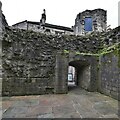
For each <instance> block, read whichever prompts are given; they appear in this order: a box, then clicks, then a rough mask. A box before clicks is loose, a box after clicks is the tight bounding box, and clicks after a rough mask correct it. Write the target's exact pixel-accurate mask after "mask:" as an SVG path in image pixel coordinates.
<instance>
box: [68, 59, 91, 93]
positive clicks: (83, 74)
mask: <svg viewBox="0 0 120 120" xmlns="http://www.w3.org/2000/svg"><path fill="white" fill-rule="evenodd" d="M90 76H91V67H90V65H89V64H88V63H87V62H85V61H81V60H77V61H71V62H70V63H69V67H68V91H70V90H72V89H75V88H78V87H79V88H83V89H86V90H89V88H90Z"/></svg>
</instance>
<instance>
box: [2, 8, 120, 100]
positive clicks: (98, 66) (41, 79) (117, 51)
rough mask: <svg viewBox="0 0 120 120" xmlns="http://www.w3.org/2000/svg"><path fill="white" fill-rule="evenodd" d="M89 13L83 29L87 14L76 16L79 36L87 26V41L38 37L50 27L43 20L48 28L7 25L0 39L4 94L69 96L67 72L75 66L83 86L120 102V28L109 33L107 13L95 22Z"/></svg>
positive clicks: (66, 35) (64, 37) (102, 14)
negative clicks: (59, 94) (66, 94)
mask: <svg viewBox="0 0 120 120" xmlns="http://www.w3.org/2000/svg"><path fill="white" fill-rule="evenodd" d="M95 11H96V10H95ZM101 11H102V12H101ZM89 12H90V11H87V13H85V16H86V17H87V18H89V19H87V18H85V19H84V22H85V23H84V25H83V24H81V22H82V21H81V20H82V19H83V18H82V16H83V15H80V14H79V15H77V19H78V22H79V21H80V22H79V24H78V22H77V20H76V24H75V27H74V28H75V29H77V30H76V31H77V32H76V33H75V34H82V33H84V29H83V27H84V28H85V31H90V33H89V34H87V35H84V36H81V35H77V36H76V35H74V34H72V35H71V34H61V35H60V33H59V35H58V34H44V33H41V32H36V29H37V30H38V29H39V30H40V29H43V27H46V25H48V24H47V23H45V21H41V22H44V24H41V23H40V22H39V23H37V24H33V23H32V22H28V21H24V22H22V23H18V24H16V25H14V27H9V26H6V27H5V30H4V32H3V38H2V40H1V41H2V54H1V55H2V95H3V96H13V95H36V94H39V95H40V94H57V93H68V84H67V83H68V67H69V66H73V67H74V68H75V76H76V85H77V86H78V87H81V88H83V89H86V90H88V91H93V92H94V91H97V92H100V93H103V94H105V95H109V96H111V97H113V98H115V99H119V86H120V27H117V28H115V29H113V30H111V31H106V26H104V25H106V18H105V17H106V12H105V11H103V10H98V11H97V12H98V13H99V12H100V13H101V14H100V16H102V18H104V19H102V18H99V17H98V16H97V15H98V13H96V12H95V13H96V17H95V16H94V17H93V16H92V15H91V14H93V13H91V14H90V13H89ZM86 14H87V15H86ZM90 17H92V21H93V19H94V20H96V24H97V26H96V27H95V26H94V25H92V28H91V24H90V26H89V25H88V26H86V25H85V24H86V23H91V18H90ZM81 18H82V19H81ZM95 18H96V19H95ZM89 21H90V22H89ZM23 23H24V24H23ZM28 23H29V24H30V25H31V26H32V27H31V29H32V30H31V29H30V26H29V25H28ZM92 23H93V22H92ZM0 25H3V23H2V21H1V22H0ZM22 25H23V26H22ZM34 25H35V26H34ZM21 26H22V27H21ZM77 26H78V27H79V30H80V31H78V28H77ZM40 27H41V28H40ZM49 27H51V26H49ZM55 27H58V26H55ZM19 28H20V29H19ZM23 28H24V29H23ZM27 28H28V29H27ZM51 28H52V27H51ZM58 28H59V29H62V30H63V28H61V27H60V26H59V27H58ZM81 28H82V29H81ZM34 29H35V30H34ZM46 29H48V28H47V27H46V28H45V30H46ZM54 29H55V28H54ZM64 29H67V30H68V28H64ZM50 30H51V29H50ZM67 30H66V31H67ZM69 30H71V29H69ZM91 30H93V32H92V33H91ZM60 32H61V31H60ZM71 32H72V31H71Z"/></svg>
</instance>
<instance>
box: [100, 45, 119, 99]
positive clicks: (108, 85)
mask: <svg viewBox="0 0 120 120" xmlns="http://www.w3.org/2000/svg"><path fill="white" fill-rule="evenodd" d="M119 47H120V45H119ZM119 55H120V49H119V50H114V51H113V52H111V53H108V54H105V55H102V56H101V57H100V61H99V72H100V73H99V91H100V92H102V93H104V94H106V95H109V96H111V97H113V98H116V99H118V95H119V92H118V90H119V86H120V56H119Z"/></svg>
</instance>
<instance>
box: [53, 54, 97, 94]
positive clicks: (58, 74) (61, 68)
mask: <svg viewBox="0 0 120 120" xmlns="http://www.w3.org/2000/svg"><path fill="white" fill-rule="evenodd" d="M69 65H70V66H73V67H75V68H76V70H77V84H78V86H80V87H82V88H84V89H86V90H88V91H97V89H98V71H97V70H98V57H97V56H91V55H80V54H79V55H76V54H75V53H73V52H72V53H69V54H68V55H67V56H66V54H63V53H58V54H57V55H56V67H55V87H54V88H55V90H54V92H55V93H67V92H68V67H69Z"/></svg>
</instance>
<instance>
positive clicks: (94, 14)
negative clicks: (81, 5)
mask: <svg viewBox="0 0 120 120" xmlns="http://www.w3.org/2000/svg"><path fill="white" fill-rule="evenodd" d="M85 18H92V31H99V32H102V31H106V27H107V26H106V25H107V23H106V21H107V15H106V11H105V10H103V9H95V10H85V11H83V12H82V13H79V14H78V15H77V17H76V19H75V26H74V33H75V34H76V35H82V34H83V35H84V34H86V33H89V31H85ZM90 32H91V31H90Z"/></svg>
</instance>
